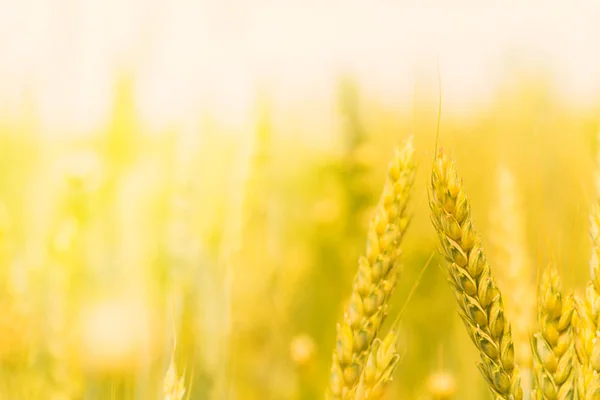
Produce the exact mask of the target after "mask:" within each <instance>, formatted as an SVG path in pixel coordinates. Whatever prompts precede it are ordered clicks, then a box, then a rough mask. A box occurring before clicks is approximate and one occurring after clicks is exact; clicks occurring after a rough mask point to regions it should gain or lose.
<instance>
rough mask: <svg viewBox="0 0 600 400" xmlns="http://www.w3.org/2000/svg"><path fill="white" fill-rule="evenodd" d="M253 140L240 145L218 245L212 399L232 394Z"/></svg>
mask: <svg viewBox="0 0 600 400" xmlns="http://www.w3.org/2000/svg"><path fill="white" fill-rule="evenodd" d="M252 147H253V143H251V144H250V145H247V146H242V154H241V157H240V158H239V170H238V173H237V174H236V176H233V177H232V185H231V186H230V187H231V196H230V199H231V202H230V204H229V207H228V210H229V211H230V212H229V213H228V217H229V218H228V220H227V222H226V224H227V225H226V226H225V232H224V235H223V238H224V239H223V242H222V248H221V257H222V260H221V263H220V264H221V267H222V274H223V275H222V288H223V297H222V304H223V321H222V324H223V326H222V341H221V346H222V347H221V352H222V355H221V365H220V367H219V370H218V374H217V377H216V382H215V389H214V390H213V397H212V398H213V399H225V398H230V397H231V396H232V394H233V393H232V389H233V378H232V376H231V372H232V366H231V327H232V323H233V316H234V310H233V280H234V279H235V261H236V256H237V255H238V254H239V252H240V249H241V245H242V238H243V225H244V204H245V201H246V198H247V196H248V193H247V189H248V188H247V187H246V185H244V183H245V182H246V181H247V178H248V173H249V169H250V164H251V162H252V154H253V149H252Z"/></svg>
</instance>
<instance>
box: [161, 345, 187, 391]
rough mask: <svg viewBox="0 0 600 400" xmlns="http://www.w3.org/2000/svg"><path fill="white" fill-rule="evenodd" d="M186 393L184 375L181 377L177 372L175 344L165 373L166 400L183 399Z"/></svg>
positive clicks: (164, 388)
mask: <svg viewBox="0 0 600 400" xmlns="http://www.w3.org/2000/svg"><path fill="white" fill-rule="evenodd" d="M184 394H185V381H184V378H183V377H180V376H179V374H178V373H177V368H176V366H175V345H173V351H172V353H171V362H170V363H169V368H168V369H167V372H166V373H165V378H164V381H163V395H164V399H165V400H182V399H183V395H184Z"/></svg>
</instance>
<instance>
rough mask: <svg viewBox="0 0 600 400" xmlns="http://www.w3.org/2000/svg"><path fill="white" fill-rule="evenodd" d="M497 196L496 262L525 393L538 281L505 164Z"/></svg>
mask: <svg viewBox="0 0 600 400" xmlns="http://www.w3.org/2000/svg"><path fill="white" fill-rule="evenodd" d="M497 184H498V195H497V198H496V207H495V208H494V209H493V212H492V217H491V225H492V240H493V244H494V246H493V248H494V250H495V251H494V262H495V264H496V265H501V266H502V268H501V269H500V270H499V274H498V284H499V286H500V288H501V289H502V292H503V293H504V295H505V296H504V300H505V307H506V314H507V316H508V317H509V318H510V320H511V321H512V322H513V324H512V336H513V341H514V346H515V363H516V364H517V365H518V366H519V367H520V371H521V376H522V381H523V386H524V392H525V395H527V394H528V393H530V392H531V367H532V358H531V347H530V344H529V334H530V332H531V331H532V330H533V324H534V321H535V318H534V315H535V295H534V293H535V283H534V280H533V279H534V276H533V273H532V269H531V263H530V260H529V258H528V256H527V252H526V249H525V246H524V243H525V226H524V223H523V222H524V216H523V213H522V205H521V203H520V198H519V193H518V189H517V185H516V182H515V178H514V176H513V174H512V173H511V171H510V169H508V167H507V166H505V165H500V166H499V167H498V172H497Z"/></svg>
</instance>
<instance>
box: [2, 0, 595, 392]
mask: <svg viewBox="0 0 600 400" xmlns="http://www.w3.org/2000/svg"><path fill="white" fill-rule="evenodd" d="M428 3H430V4H427V5H426V6H425V5H417V4H411V2H400V1H374V2H362V1H353V2H341V1H319V2H317V1H303V2H291V1H277V2H276V1H268V0H260V1H259V0H255V1H251V2H244V1H235V0H227V1H220V2H211V1H187V0H186V1H183V0H172V1H167V0H150V1H140V0H128V1H114V0H111V1H97V0H81V1H74V0H27V1H20V2H8V1H3V2H0V10H1V12H0V55H1V56H0V60H1V61H0V263H1V267H0V304H1V305H0V308H1V309H2V312H0V398H2V399H52V400H53V399H159V398H164V395H163V378H164V376H165V372H166V370H167V367H168V365H169V362H170V360H171V356H172V353H173V348H174V346H175V350H174V360H175V365H176V366H177V370H178V372H179V374H180V375H181V376H183V377H184V379H185V385H186V396H189V398H190V399H244V400H245V399H250V400H251V399H316V398H320V397H322V395H323V393H324V391H325V388H326V387H327V384H328V379H329V365H330V362H331V352H332V350H333V346H334V340H335V325H336V322H337V320H338V319H339V318H340V317H341V312H342V305H343V302H344V300H345V299H346V298H347V296H348V295H349V293H350V292H351V281H352V277H353V275H354V273H355V271H356V268H357V258H358V256H359V255H360V254H361V253H362V252H363V251H364V245H365V237H366V229H367V224H368V221H369V218H370V217H371V211H372V208H373V206H374V205H375V204H376V202H377V199H378V196H379V193H380V191H381V189H382V187H383V182H384V178H385V169H386V166H387V163H388V161H389V159H390V158H391V156H392V155H393V151H392V149H393V147H394V146H397V145H399V144H401V143H402V142H403V140H405V139H406V138H407V137H408V136H409V135H414V141H415V147H416V149H417V158H418V161H419V170H418V175H417V181H416V185H415V190H414V194H413V200H412V203H411V209H412V211H413V213H414V219H413V221H412V225H411V226H410V230H409V232H408V234H407V236H406V240H405V243H404V245H403V246H404V261H405V262H404V264H405V266H404V271H403V274H402V277H401V279H400V281H399V285H398V288H397V290H396V293H395V295H394V297H393V299H392V303H393V304H392V305H391V307H390V313H391V315H392V316H395V315H397V314H398V312H399V311H400V310H401V309H403V308H404V312H403V314H402V316H401V326H402V330H401V340H400V344H399V351H400V353H401V355H402V360H401V363H400V366H399V368H398V370H397V371H396V374H395V380H394V382H393V384H392V386H391V387H390V390H389V394H388V395H389V396H388V398H390V399H395V398H414V399H430V398H432V394H431V386H432V385H433V386H435V382H438V381H436V379H434V378H435V377H436V376H438V377H439V373H440V372H444V373H445V374H446V375H445V376H447V377H449V378H450V379H451V380H452V381H453V385H452V386H454V387H455V389H454V397H453V398H457V399H467V400H469V399H487V398H490V395H489V393H488V390H487V388H486V387H485V383H484V381H483V378H481V377H480V375H479V372H478V371H477V368H476V365H475V364H476V361H477V358H478V355H477V354H476V352H475V351H474V349H473V346H472V345H471V343H470V342H469V339H468V337H467V335H466V333H465V332H464V328H463V326H462V323H461V322H460V320H459V318H458V314H457V313H456V308H455V304H454V300H453V295H452V293H451V290H450V288H449V287H448V285H447V283H446V282H445V277H444V273H443V268H444V266H443V263H442V260H441V259H440V258H439V257H437V256H436V257H434V259H433V261H432V262H431V264H430V265H429V267H428V268H427V269H426V270H425V272H424V275H423V277H422V279H420V280H419V279H418V276H419V274H420V273H421V271H422V270H423V268H424V266H425V264H426V261H427V259H428V258H429V257H430V256H431V255H432V254H433V253H434V252H435V250H436V245H437V243H436V237H435V233H434V231H433V229H432V227H431V224H430V222H429V215H428V206H427V193H426V187H427V182H428V176H429V172H430V163H431V160H432V157H433V153H434V150H435V137H436V130H437V126H438V112H439V103H440V95H441V107H442V110H441V120H440V121H439V124H440V138H439V139H440V144H441V146H442V147H443V148H444V150H445V151H447V152H448V153H450V154H451V155H452V157H453V158H455V159H456V160H457V162H458V167H459V173H460V174H461V175H462V176H463V177H464V180H465V184H466V188H467V192H468V194H469V196H470V199H471V202H472V209H473V214H474V221H475V223H476V225H477V227H478V228H479V230H480V231H481V233H482V235H483V242H484V244H485V245H486V248H489V258H490V259H491V260H492V262H493V260H494V257H495V255H496V254H499V252H495V250H494V249H495V245H494V237H495V235H496V232H495V229H494V224H493V221H494V215H497V210H498V207H499V206H498V203H499V200H498V199H499V197H501V195H502V193H501V190H500V189H499V188H498V187H499V186H498V178H497V176H498V175H497V169H498V166H499V165H505V166H507V168H509V169H510V170H511V171H512V173H513V175H514V177H515V182H516V188H517V190H518V192H519V193H518V196H519V198H520V202H519V203H518V205H517V206H518V208H520V209H521V210H522V215H523V217H522V224H523V226H524V235H523V240H522V249H523V254H525V259H527V260H528V263H529V265H530V268H531V271H532V272H531V274H533V275H535V274H536V273H537V270H538V269H539V268H540V267H543V266H544V265H546V263H548V262H554V263H556V264H557V265H558V267H559V269H560V271H561V274H562V276H563V279H564V283H565V286H566V287H569V288H573V289H574V290H575V291H581V290H582V288H583V287H584V284H585V282H586V281H587V279H588V267H587V265H588V259H589V254H590V243H589V235H588V213H589V210H590V205H591V204H592V203H593V202H594V201H596V192H595V190H594V183H593V182H594V174H595V172H594V171H595V170H596V169H597V166H596V161H595V154H596V152H597V147H598V146H597V142H596V134H597V132H598V130H599V128H600V127H599V126H598V119H599V118H600V50H599V48H598V43H597V41H598V38H600V25H599V24H598V23H597V21H598V17H599V16H600V9H599V8H598V6H595V5H594V4H593V2H575V3H573V4H569V5H560V6H558V5H553V4H549V3H547V2H527V3H526V4H518V5H517V4H516V3H515V4H511V3H512V2H508V3H507V4H503V5H502V6H500V5H493V4H490V5H482V4H481V2H477V4H475V2H468V1H459V2H454V3H453V4H451V5H449V4H445V2H444V4H443V5H440V4H438V3H442V2H433V1H432V2H428ZM488 245H489V246H488ZM497 259H499V260H500V257H499V256H498V257H497ZM492 268H493V271H494V273H496V271H497V272H498V274H499V275H501V274H502V265H495V264H492ZM411 290H413V291H414V294H413V295H412V297H411V299H410V301H409V302H407V300H408V298H409V293H410V292H411ZM531 290H532V291H533V292H535V288H534V287H532V289H531ZM508 317H509V318H510V315H508ZM432 377H434V378H432Z"/></svg>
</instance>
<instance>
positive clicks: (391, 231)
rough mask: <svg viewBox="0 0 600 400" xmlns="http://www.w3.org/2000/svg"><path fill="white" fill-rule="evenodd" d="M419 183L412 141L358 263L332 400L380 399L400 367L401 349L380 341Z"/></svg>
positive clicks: (397, 163) (391, 173)
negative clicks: (411, 201) (413, 191)
mask: <svg viewBox="0 0 600 400" xmlns="http://www.w3.org/2000/svg"><path fill="white" fill-rule="evenodd" d="M414 177H415V160H414V148H413V144H412V139H409V140H408V141H407V142H406V144H405V145H404V146H403V148H402V149H401V150H398V151H396V154H395V157H394V158H393V159H392V161H391V163H390V166H389V170H388V176H387V180H386V182H385V186H384V188H383V193H382V195H381V198H380V200H379V203H378V205H377V208H376V210H375V215H374V217H373V219H372V220H371V223H370V225H369V230H368V233H367V248H366V253H365V256H363V257H361V258H360V260H359V262H358V272H357V274H356V276H355V277H354V283H353V288H352V295H351V296H350V301H349V303H348V304H347V305H346V306H345V308H344V315H343V319H342V321H341V322H340V323H339V324H338V329H337V340H336V347H335V350H334V352H333V362H332V367H331V377H330V384H329V390H328V398H330V399H348V398H352V399H358V400H361V399H371V398H376V393H375V391H376V390H379V389H378V388H383V387H384V386H385V385H384V383H385V382H386V381H389V379H390V378H391V372H392V371H393V370H394V368H395V365H396V363H397V357H394V356H393V354H395V346H394V347H393V349H394V350H393V351H392V350H391V349H392V347H390V346H389V345H386V343H387V342H386V341H389V340H391V339H387V338H386V339H384V341H383V342H381V343H382V344H379V343H380V342H379V341H378V340H377V341H376V337H377V333H378V332H379V329H380V327H381V324H382V323H383V320H384V318H385V316H386V313H387V311H386V307H387V301H388V298H389V296H390V294H391V293H392V291H393V289H394V287H395V286H396V281H397V279H398V274H399V272H400V265H399V256H400V242H401V241H402V238H403V236H404V233H405V232H406V228H407V226H408V222H409V217H408V215H407V210H406V208H407V204H408V200H409V197H410V193H411V189H412V186H413V182H414ZM390 334H392V333H390ZM388 336H389V335H388ZM394 343H395V341H394ZM382 349H385V350H382ZM381 351H383V353H381ZM380 353H381V354H383V355H381V356H380ZM390 354H391V356H390ZM381 357H383V359H382V358H381ZM388 358H389V359H388ZM375 360H376V362H375ZM394 360H396V362H394ZM370 361H372V362H371V363H369V362H370ZM386 361H387V362H386ZM365 363H366V364H367V366H366V367H365ZM369 368H375V375H373V376H371V375H370V374H367V376H365V377H364V378H363V381H362V386H361V389H364V390H361V391H360V392H358V391H357V389H358V388H359V385H360V384H361V376H362V375H363V370H365V371H366V370H368V369H369Z"/></svg>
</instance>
